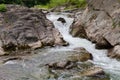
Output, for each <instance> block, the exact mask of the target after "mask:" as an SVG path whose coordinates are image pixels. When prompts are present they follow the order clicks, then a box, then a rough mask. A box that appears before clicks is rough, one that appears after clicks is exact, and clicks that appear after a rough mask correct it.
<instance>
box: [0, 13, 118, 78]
mask: <svg viewBox="0 0 120 80" xmlns="http://www.w3.org/2000/svg"><path fill="white" fill-rule="evenodd" d="M68 15H69V14H67V13H50V14H48V15H47V18H48V19H49V20H51V21H52V22H53V23H54V25H55V27H56V28H57V29H58V30H59V31H60V33H61V34H62V35H63V38H64V40H65V41H67V42H68V43H69V46H67V47H55V48H45V49H40V50H38V51H37V53H38V54H33V55H27V56H23V59H22V60H13V61H7V62H6V63H4V64H1V62H0V80H55V79H47V77H49V72H48V71H47V69H46V68H45V67H44V65H45V64H47V63H50V62H56V61H60V60H63V59H64V58H66V57H68V55H69V54H71V53H72V51H73V49H74V48H77V47H84V48H85V49H86V50H88V51H89V52H90V53H92V55H93V57H94V60H93V61H92V62H93V63H94V64H95V65H97V66H101V67H102V68H103V69H104V70H105V72H106V73H108V74H110V76H111V80H120V62H119V61H117V60H116V59H110V58H108V57H107V56H106V53H107V50H97V49H95V44H93V43H91V42H90V41H88V40H86V39H82V38H76V37H72V36H71V35H70V34H69V29H70V25H71V24H72V22H73V18H70V17H68ZM59 17H63V18H64V19H65V20H66V23H65V24H63V23H61V22H60V21H57V19H58V18H59ZM0 59H1V58H0ZM62 76H64V75H62ZM57 80H64V79H63V78H62V77H60V78H58V79H57ZM67 80H68V79H67Z"/></svg>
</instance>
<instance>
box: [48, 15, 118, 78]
mask: <svg viewBox="0 0 120 80" xmlns="http://www.w3.org/2000/svg"><path fill="white" fill-rule="evenodd" d="M59 17H62V18H64V19H65V20H66V23H65V24H63V23H61V22H60V21H57V19H58V18H59ZM47 18H48V19H49V20H51V21H52V22H53V23H54V25H55V27H56V28H57V29H59V31H60V33H61V34H62V35H63V38H64V40H65V41H67V42H69V44H70V46H68V47H64V48H61V49H54V50H68V49H71V50H72V49H73V48H76V47H84V48H85V49H86V50H88V51H89V52H90V53H92V55H93V57H94V60H93V63H94V64H96V65H98V66H101V67H102V68H103V69H104V70H105V71H106V72H107V73H109V74H110V75H111V80H120V61H117V60H116V59H110V58H109V57H107V55H106V53H107V50H97V49H95V44H93V43H91V42H90V41H88V40H86V39H82V38H76V37H72V36H71V35H70V34H69V30H70V25H71V24H72V22H73V18H69V17H67V14H56V13H51V14H50V15H48V16H47Z"/></svg>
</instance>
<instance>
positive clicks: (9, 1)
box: [0, 0, 50, 7]
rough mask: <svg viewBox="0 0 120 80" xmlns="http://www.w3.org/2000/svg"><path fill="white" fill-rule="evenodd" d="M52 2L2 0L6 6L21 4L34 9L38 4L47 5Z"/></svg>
mask: <svg viewBox="0 0 120 80" xmlns="http://www.w3.org/2000/svg"><path fill="white" fill-rule="evenodd" d="M49 1H50V0H0V3H4V4H20V5H24V6H28V7H33V6H34V5H38V4H44V5H45V4H47V3H49Z"/></svg>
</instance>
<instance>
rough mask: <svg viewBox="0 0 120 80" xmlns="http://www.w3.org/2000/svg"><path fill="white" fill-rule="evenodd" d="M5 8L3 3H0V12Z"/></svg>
mask: <svg viewBox="0 0 120 80" xmlns="http://www.w3.org/2000/svg"><path fill="white" fill-rule="evenodd" d="M6 10H7V7H6V5H5V4H0V12H5V11H6Z"/></svg>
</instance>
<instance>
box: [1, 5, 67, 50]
mask: <svg viewBox="0 0 120 80" xmlns="http://www.w3.org/2000/svg"><path fill="white" fill-rule="evenodd" d="M0 15H1V17H0V20H1V25H0V40H1V41H2V48H3V49H4V50H5V51H7V50H8V51H9V50H12V51H15V50H17V49H20V48H23V47H24V48H25V49H26V48H39V47H41V46H53V45H64V43H65V41H64V40H63V39H62V36H61V34H60V32H59V31H58V30H57V29H55V28H54V26H53V24H52V22H51V21H49V20H48V19H47V18H46V15H45V14H44V13H43V12H42V10H38V9H29V8H27V7H22V6H17V5H16V6H15V5H7V11H6V12H4V13H0ZM55 34H57V35H55Z"/></svg>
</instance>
